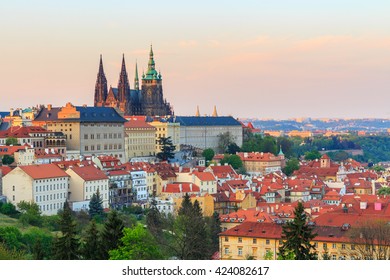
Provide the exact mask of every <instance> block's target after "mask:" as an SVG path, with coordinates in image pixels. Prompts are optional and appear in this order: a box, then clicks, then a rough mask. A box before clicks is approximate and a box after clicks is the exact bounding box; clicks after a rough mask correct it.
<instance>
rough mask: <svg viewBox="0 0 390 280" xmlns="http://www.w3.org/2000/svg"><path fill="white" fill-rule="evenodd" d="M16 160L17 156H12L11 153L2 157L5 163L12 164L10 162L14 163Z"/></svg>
mask: <svg viewBox="0 0 390 280" xmlns="http://www.w3.org/2000/svg"><path fill="white" fill-rule="evenodd" d="M14 161H15V158H14V157H13V156H10V155H4V156H3V158H2V159H1V162H2V163H3V164H4V165H10V164H12V163H14Z"/></svg>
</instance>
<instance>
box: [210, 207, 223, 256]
mask: <svg viewBox="0 0 390 280" xmlns="http://www.w3.org/2000/svg"><path fill="white" fill-rule="evenodd" d="M221 231H222V229H221V220H220V218H219V214H218V213H217V212H214V213H213V216H211V217H210V219H209V232H210V243H211V246H210V252H211V254H214V253H215V252H218V250H219V234H220V233H221Z"/></svg>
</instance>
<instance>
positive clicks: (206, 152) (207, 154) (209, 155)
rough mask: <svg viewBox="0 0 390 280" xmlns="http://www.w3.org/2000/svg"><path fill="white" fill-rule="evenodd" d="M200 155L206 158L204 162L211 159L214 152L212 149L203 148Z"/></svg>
mask: <svg viewBox="0 0 390 280" xmlns="http://www.w3.org/2000/svg"><path fill="white" fill-rule="evenodd" d="M202 156H204V157H205V159H206V162H209V161H211V160H212V159H213V157H214V156H215V152H214V150H213V149H210V148H209V149H205V150H204V151H203V152H202Z"/></svg>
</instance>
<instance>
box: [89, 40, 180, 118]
mask: <svg viewBox="0 0 390 280" xmlns="http://www.w3.org/2000/svg"><path fill="white" fill-rule="evenodd" d="M94 106H96V107H113V108H117V109H119V110H120V111H121V112H123V113H124V114H125V115H146V116H155V115H159V116H166V115H172V114H173V112H172V108H171V106H170V104H169V103H168V102H167V101H166V100H165V99H164V96H163V89H162V76H161V73H158V72H157V71H156V69H155V63H154V58H153V49H152V46H151V47H150V53H149V62H148V70H147V72H146V73H143V74H142V85H141V89H140V87H139V79H138V69H137V65H136V66H135V78H134V89H130V84H129V79H128V76H127V71H126V64H125V58H124V56H123V58H122V69H121V72H120V75H119V82H118V87H117V88H112V87H110V89H109V90H108V89H107V79H106V76H105V74H104V70H103V60H102V57H101V56H100V65H99V72H98V75H97V79H96V86H95V97H94Z"/></svg>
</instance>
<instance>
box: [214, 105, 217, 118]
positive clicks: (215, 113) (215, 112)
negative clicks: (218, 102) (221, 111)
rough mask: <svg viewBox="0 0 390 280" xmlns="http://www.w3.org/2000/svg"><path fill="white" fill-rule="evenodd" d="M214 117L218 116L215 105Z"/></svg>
mask: <svg viewBox="0 0 390 280" xmlns="http://www.w3.org/2000/svg"><path fill="white" fill-rule="evenodd" d="M213 117H218V113H217V106H215V105H214V111H213Z"/></svg>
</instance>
